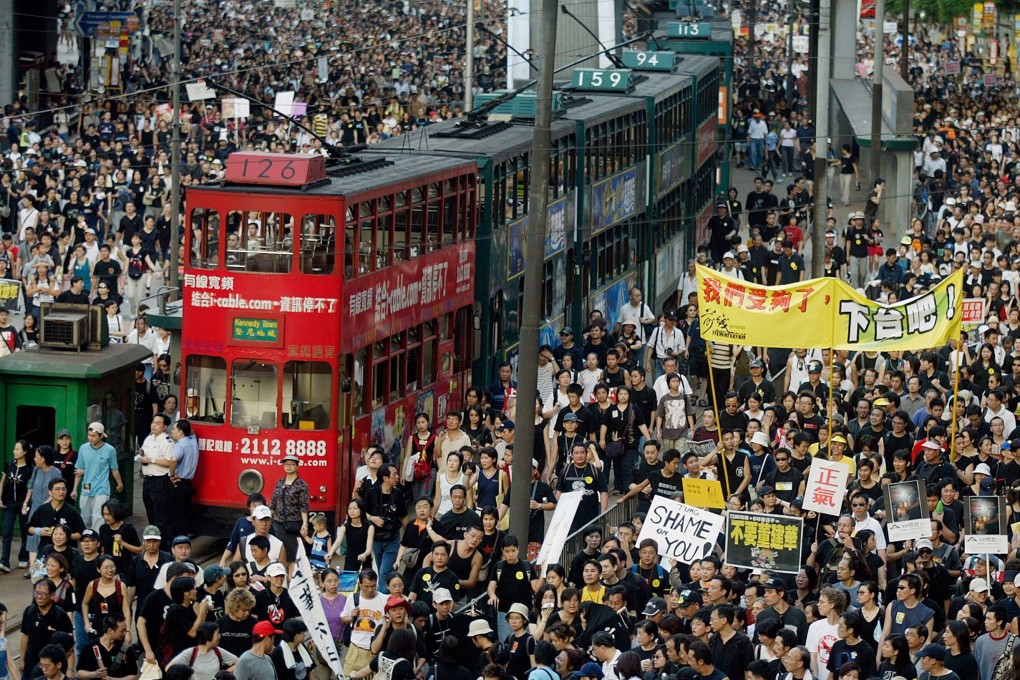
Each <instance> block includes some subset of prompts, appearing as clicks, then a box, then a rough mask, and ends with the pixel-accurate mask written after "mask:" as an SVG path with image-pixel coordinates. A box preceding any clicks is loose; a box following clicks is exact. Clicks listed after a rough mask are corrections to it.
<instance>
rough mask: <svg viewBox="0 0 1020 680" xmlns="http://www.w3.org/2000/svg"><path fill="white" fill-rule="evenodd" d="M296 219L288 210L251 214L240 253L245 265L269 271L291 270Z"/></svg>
mask: <svg viewBox="0 0 1020 680" xmlns="http://www.w3.org/2000/svg"><path fill="white" fill-rule="evenodd" d="M293 233H294V218H293V216H291V215H288V214H287V213H270V212H266V213H255V214H250V215H249V216H248V220H247V224H246V225H245V230H244V237H243V238H242V243H241V245H242V246H243V249H242V250H241V254H243V256H244V268H245V270H246V271H250V272H262V273H266V274H288V273H290V267H291V261H292V260H293V257H294V256H293V253H292V250H293V244H294V241H293Z"/></svg>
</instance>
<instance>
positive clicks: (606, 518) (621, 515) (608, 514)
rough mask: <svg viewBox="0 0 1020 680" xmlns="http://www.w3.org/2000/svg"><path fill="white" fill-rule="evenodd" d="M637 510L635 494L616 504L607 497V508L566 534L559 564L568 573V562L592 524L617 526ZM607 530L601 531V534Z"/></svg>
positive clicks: (581, 543) (572, 557)
mask: <svg viewBox="0 0 1020 680" xmlns="http://www.w3.org/2000/svg"><path fill="white" fill-rule="evenodd" d="M635 512H637V496H635V497H633V498H631V499H629V500H628V501H627V502H625V503H621V504H617V503H616V500H614V499H613V498H612V497H610V499H609V508H608V509H607V510H606V511H605V512H603V513H601V514H599V515H598V516H597V517H595V518H594V519H592V520H591V521H590V522H588V523H586V524H585V525H584V526H583V527H581V528H580V529H578V530H577V531H575V532H574V533H572V534H570V535H569V536H567V540H566V541H565V542H564V544H563V552H562V553H561V554H560V566H561V567H563V570H564V571H565V572H567V574H569V573H570V564H571V563H572V562H573V561H574V555H576V554H577V552H578V551H579V550H580V549H581V548H583V547H584V532H586V531H587V530H588V529H589V527H591V526H593V525H599V526H600V527H603V528H605V527H618V526H620V525H621V524H623V523H624V522H628V521H630V518H631V516H632V515H633V514H634V513H635ZM606 533H607V532H606V531H603V535H605V534H606ZM575 585H576V584H575Z"/></svg>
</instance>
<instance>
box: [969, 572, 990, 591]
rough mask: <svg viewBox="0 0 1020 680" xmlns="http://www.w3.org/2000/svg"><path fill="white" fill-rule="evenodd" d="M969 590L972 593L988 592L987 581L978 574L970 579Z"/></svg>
mask: <svg viewBox="0 0 1020 680" xmlns="http://www.w3.org/2000/svg"><path fill="white" fill-rule="evenodd" d="M970 592H972V593H987V592H988V581H986V580H984V579H983V578H981V577H980V576H978V577H977V578H974V579H971V581H970Z"/></svg>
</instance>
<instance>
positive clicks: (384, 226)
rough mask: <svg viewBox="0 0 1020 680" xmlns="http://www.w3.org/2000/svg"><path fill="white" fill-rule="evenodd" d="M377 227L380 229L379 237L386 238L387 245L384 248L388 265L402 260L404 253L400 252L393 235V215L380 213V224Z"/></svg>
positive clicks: (384, 259)
mask: <svg viewBox="0 0 1020 680" xmlns="http://www.w3.org/2000/svg"><path fill="white" fill-rule="evenodd" d="M376 228H377V229H378V230H379V237H380V238H385V243H386V246H385V247H384V249H383V250H382V257H383V261H384V262H385V263H386V264H388V265H389V264H393V263H394V262H400V261H402V260H403V259H404V253H402V252H401V253H399V254H398V251H397V246H396V243H395V239H394V236H393V215H379V224H378V226H377V227H376Z"/></svg>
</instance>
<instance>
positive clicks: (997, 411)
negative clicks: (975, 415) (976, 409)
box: [985, 390, 1016, 437]
mask: <svg viewBox="0 0 1020 680" xmlns="http://www.w3.org/2000/svg"><path fill="white" fill-rule="evenodd" d="M986 406H987V408H985V422H986V423H991V422H992V419H993V418H1002V424H1003V426H1004V427H1003V430H1002V431H1003V432H1004V433H1005V434H1006V436H1007V437H1009V436H1010V433H1011V432H1012V431H1013V430H1015V429H1016V416H1015V415H1013V414H1012V413H1010V411H1009V409H1008V408H1006V405H1005V404H1004V403H1002V392H1001V391H999V390H992V391H991V392H989V393H988V402H987V404H986Z"/></svg>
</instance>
